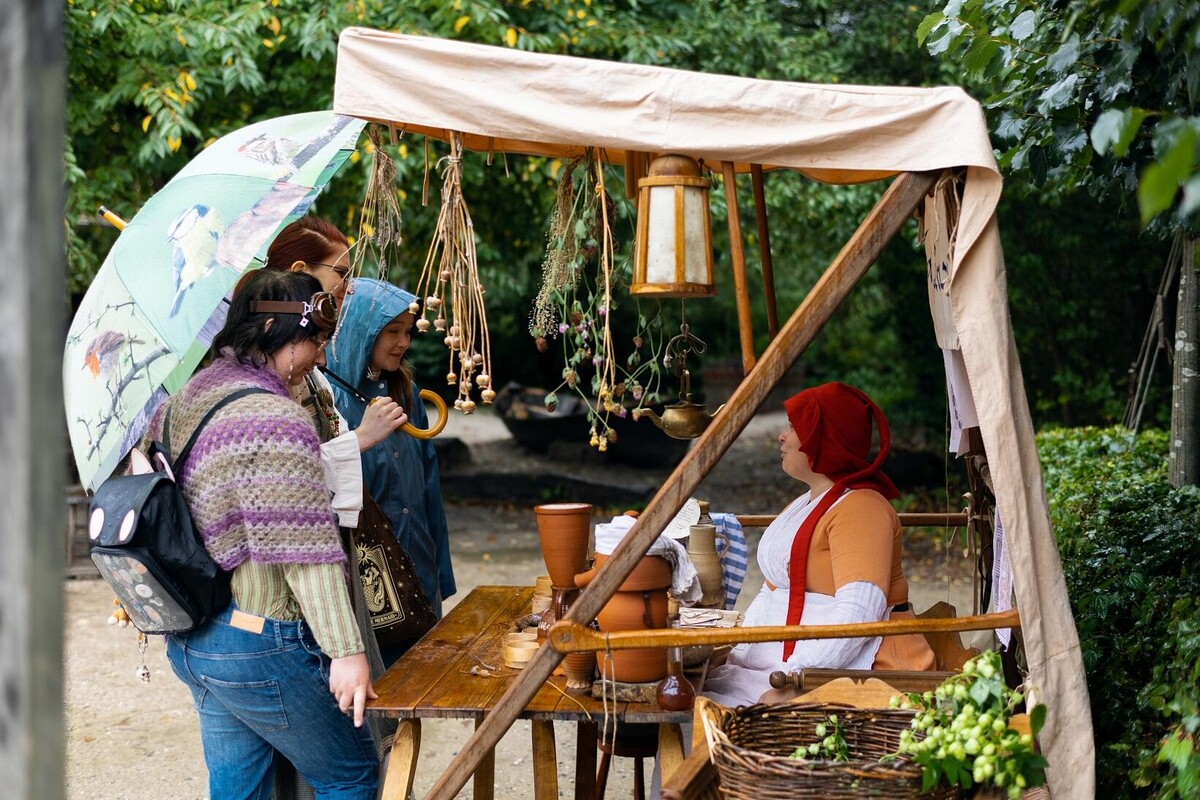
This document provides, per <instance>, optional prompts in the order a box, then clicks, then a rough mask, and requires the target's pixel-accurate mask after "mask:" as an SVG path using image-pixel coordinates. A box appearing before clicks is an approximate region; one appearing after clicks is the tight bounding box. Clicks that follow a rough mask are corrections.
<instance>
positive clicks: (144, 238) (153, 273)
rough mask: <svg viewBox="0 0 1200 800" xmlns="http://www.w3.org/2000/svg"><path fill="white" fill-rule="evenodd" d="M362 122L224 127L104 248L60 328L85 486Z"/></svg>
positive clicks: (329, 116) (129, 435)
mask: <svg viewBox="0 0 1200 800" xmlns="http://www.w3.org/2000/svg"><path fill="white" fill-rule="evenodd" d="M363 124H364V123H363V122H362V121H361V120H357V119H354V118H353V117H344V116H341V115H337V114H334V113H332V112H328V111H322V112H314V113H309V114H294V115H291V116H286V117H279V118H276V119H272V120H268V121H266V122H260V123H256V124H254V125H250V126H247V127H245V128H242V129H241V130H238V131H235V132H233V133H230V134H228V135H226V136H223V137H222V138H220V139H218V140H217V141H216V142H214V143H213V144H211V145H210V146H209V147H207V148H206V149H205V150H204V151H203V152H202V153H200V154H199V155H198V156H196V158H194V159H192V161H191V162H189V163H188V164H187V166H185V167H184V168H183V169H182V170H180V172H179V173H178V174H176V175H175V177H174V178H172V179H171V180H170V182H169V183H167V185H166V186H164V187H163V188H162V190H160V191H159V192H158V193H157V194H155V195H154V196H153V197H151V198H150V200H149V201H147V203H146V204H145V205H144V206H143V207H142V208H141V210H139V211H138V213H137V214H136V215H135V216H134V217H133V219H131V220H130V221H129V224H128V225H127V226H126V227H125V229H124V230H123V231H122V232H121V234H120V236H119V237H118V239H117V242H116V244H115V245H113V248H112V250H111V251H109V254H108V257H107V258H106V259H105V260H104V264H103V265H102V266H101V268H100V271H99V273H97V275H96V278H95V280H94V281H93V282H92V285H91V286H90V287H89V288H88V291H87V294H86V295H85V296H84V298H83V302H82V303H81V304H80V306H79V310H78V311H77V312H76V314H75V319H74V320H73V321H72V323H71V328H70V332H69V333H68V335H67V343H66V350H65V352H64V355H63V389H64V393H65V395H66V408H67V425H68V429H69V431H70V434H71V448H72V450H73V451H74V453H75V463H76V464H77V466H78V468H79V477H80V480H81V482H82V483H83V485H84V486H86V487H88V488H95V486H96V485H97V484H99V483H100V482H101V481H102V480H104V479H105V478H107V477H108V476H109V474H110V473H111V472H112V470H113V468H114V467H115V466H116V465H117V463H118V462H119V461H120V460H121V458H122V457H123V456H124V455H125V454H126V453H127V452H128V451H129V449H130V448H131V447H132V446H133V445H134V444H136V442H137V440H138V438H139V437H141V435H142V434H143V433H144V432H145V430H146V425H147V422H148V420H149V417H150V415H151V414H153V412H154V410H155V409H156V408H157V407H158V406H159V404H160V403H162V401H163V400H164V399H165V398H166V397H167V396H168V395H169V394H170V393H172V392H174V391H177V390H178V389H179V387H180V386H182V385H183V383H184V382H185V381H186V380H187V378H188V377H189V376H190V375H191V374H192V372H193V371H194V370H195V369H196V366H197V365H198V364H199V362H200V360H201V359H202V358H203V357H204V354H205V353H206V352H207V350H208V347H209V345H210V344H212V340H213V337H214V336H216V334H217V332H218V331H219V330H220V329H221V326H222V325H223V324H224V322H225V313H226V310H227V309H228V302H227V295H228V294H229V292H230V291H231V290H232V288H233V286H234V284H235V283H236V282H237V280H238V278H239V277H241V275H242V273H243V272H245V271H246V270H247V269H251V268H255V267H259V266H262V259H263V258H264V257H265V255H266V250H267V247H268V246H269V245H270V243H271V241H272V240H273V239H274V238H275V235H276V234H277V233H278V232H279V230H280V229H281V228H282V227H283V226H284V225H286V224H288V223H289V222H291V221H292V220H294V219H296V218H298V217H300V216H302V215H303V214H304V213H305V212H306V211H307V210H308V208H309V206H310V205H311V204H312V201H313V200H314V199H315V198H316V196H317V193H318V192H320V191H321V189H322V188H323V187H324V186H325V184H326V183H328V182H329V179H330V178H331V177H333V174H334V173H335V172H336V171H337V169H338V167H340V166H341V165H342V163H343V162H344V161H345V160H346V158H347V157H349V155H350V154H351V153H352V152H353V151H354V147H355V143H356V142H357V140H358V135H359V133H360V132H361V131H362V128H363Z"/></svg>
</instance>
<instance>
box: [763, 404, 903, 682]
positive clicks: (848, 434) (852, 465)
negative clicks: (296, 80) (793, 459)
mask: <svg viewBox="0 0 1200 800" xmlns="http://www.w3.org/2000/svg"><path fill="white" fill-rule="evenodd" d="M783 407H784V409H785V410H786V411H787V416H788V422H790V423H791V425H792V429H793V430H795V431H796V435H797V436H798V437H799V439H800V451H801V452H802V453H804V454H805V455H806V456H808V460H809V463H810V464H811V465H812V470H813V472H816V473H819V474H821V475H824V476H826V477H828V478H830V479H831V480H832V481H833V482H834V483H833V486H832V487H831V488H830V489H829V491H827V492H826V493H825V496H824V497H822V498H821V502H820V503H819V504H818V505H817V507H816V508H814V509H813V510H812V512H811V513H809V515H808V517H807V518H806V519H805V520H804V523H803V524H802V525H801V526H800V530H798V531H797V532H796V538H795V539H793V540H792V560H791V565H790V567H789V569H788V577H789V579H790V581H791V587H790V594H789V599H788V613H787V624H788V625H799V624H800V617H801V616H802V615H803V614H804V589H805V576H806V575H807V570H808V549H809V545H810V544H811V543H812V537H813V533H814V532H815V531H816V529H817V523H818V522H820V521H821V517H823V516H825V512H826V511H828V510H829V509H830V507H831V506H832V505H833V504H834V503H835V502H837V499H838V498H839V497H841V496H842V492H843V491H845V490H846V489H874V490H875V491H877V492H879V493H880V494H881V495H883V496H884V497H886V498H887V499H888V500H893V499H895V498H896V497H898V496H899V495H900V492H899V490H897V489H896V485H895V484H894V483H892V481H891V479H890V478H888V476H887V475H885V474H883V472H881V471H880V469H879V468H880V465H882V464H883V460H884V458H886V457H887V453H888V450H889V449H890V448H891V445H892V436H891V431H890V430H888V424H887V419H886V418H885V417H884V416H883V412H882V411H880V410H879V406H877V405H875V404H874V403H873V402H871V398H869V397H867V396H866V395H865V394H863V393H862V392H861V391H859V390H858V389H855V388H854V387H852V386H847V385H846V384H844V383H826V384H823V385H821V386H816V387H813V388H812V389H805V390H804V391H802V392H800V393H799V394H796V395H793V396H792V397H790V398H788V399H787V400H785V401H784V403H783ZM872 418H873V419H874V420H875V426H876V427H878V429H879V453H878V455H876V456H875V459H874V460H873V461H868V460H867V456H868V455H869V454H870V452H871V430H872V426H871V420H872ZM795 649H796V643H795V642H784V643H783V658H784V660H785V661H786V660H787V659H788V658H790V657H791V655H792V652H793V651H794V650H795Z"/></svg>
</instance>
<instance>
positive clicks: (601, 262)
mask: <svg viewBox="0 0 1200 800" xmlns="http://www.w3.org/2000/svg"><path fill="white" fill-rule="evenodd" d="M616 219H617V209H616V206H615V204H614V202H613V199H612V196H611V195H609V193H608V192H607V191H606V190H605V188H604V167H603V164H602V163H601V162H600V160H599V159H598V158H597V157H596V153H595V151H594V150H591V149H589V150H588V151H587V153H586V154H585V155H583V156H580V157H579V158H576V159H575V160H573V161H572V162H571V163H570V164H569V165H568V166H567V167H566V169H565V170H564V171H563V175H562V178H561V179H560V183H559V188H558V194H557V197H556V200H555V204H554V211H553V212H552V215H551V219H550V229H549V231H548V233H547V236H546V239H547V247H546V258H545V261H544V262H543V264H542V285H541V288H540V290H539V291H538V295H537V297H536V299H535V300H534V306H533V311H532V312H531V314H530V320H529V332H530V334H531V335H532V336H533V337H534V340H535V343H536V345H537V348H538V350H539V351H541V352H546V351H547V350H549V347H550V340H552V339H555V338H560V341H561V344H562V349H563V359H564V362H565V363H564V366H563V372H562V379H563V380H562V383H561V384H559V386H558V387H556V389H555V390H554V391H553V392H551V393H549V394H548V395H547V396H546V405H547V407H548V408H549V409H550V410H551V411H553V410H554V408H555V407H556V405H557V402H558V396H557V392H559V391H563V390H564V389H565V390H568V391H572V392H575V393H576V394H578V395H579V396H580V398H581V399H582V400H583V402H584V404H585V405H586V407H587V409H588V421H589V423H590V426H591V428H590V443H591V445H592V446H593V447H595V448H597V449H598V450H600V451H601V452H604V451H605V450H607V449H608V445H609V444H611V443H613V442H615V441H616V438H617V433H616V431H615V430H614V429H613V428H612V426H611V424H610V422H611V417H612V416H616V417H618V418H624V417H625V416H626V415H628V414H629V412H630V411H632V410H634V409H640V408H641V407H642V406H643V405H644V404H651V403H656V402H658V386H659V380H660V375H659V367H658V358H657V355H656V354H657V353H658V352H659V351H661V349H662V345H663V338H664V337H663V326H662V323H661V320H660V318H659V316H658V303H657V301H653V304H654V306H655V312H654V313H653V314H652V315H651V316H650V317H649V318H647V317H646V316H645V315H643V314H641V313H638V315H637V323H636V327H635V330H634V335H633V336H632V337H630V339H629V340H628V343H623V345H624V346H629V354H628V355H627V356H626V357H625V358H624V360H622V359H621V357H620V356H619V354H618V351H617V347H616V344H615V340H614V334H613V327H614V318H615V317H616V312H617V310H618V308H617V303H616V301H615V297H616V296H617V294H618V292H619V290H620V289H621V288H622V287H623V285H624V284H625V283H626V282H627V277H628V275H629V273H630V266H629V257H628V253H625V254H623V255H622V256H621V258H620V263H619V264H618V257H617V249H618V247H617V243H616V237H615V235H614V228H615V225H616ZM644 348H648V349H649V352H650V357H643V355H642V351H643V349H644ZM589 374H590V375H591V379H590V381H589V380H588V379H587V377H586V376H587V375H589ZM589 387H590V392H589V391H588V388H589Z"/></svg>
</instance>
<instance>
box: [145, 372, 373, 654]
mask: <svg viewBox="0 0 1200 800" xmlns="http://www.w3.org/2000/svg"><path fill="white" fill-rule="evenodd" d="M244 388H261V389H266V390H267V392H268V393H267V394H263V393H258V394H252V395H249V396H247V397H243V398H239V399H238V400H235V401H233V402H232V403H230V404H229V405H227V406H225V407H224V408H222V409H221V410H220V411H218V412H217V414H216V415H215V416H214V417H213V418H212V419H211V420H210V421H209V422H208V424H207V425H206V426H205V428H204V430H203V431H202V432H201V434H200V438H199V439H198V440H197V441H196V444H195V446H194V447H193V448H192V453H191V455H190V456H189V458H188V460H187V463H186V464H184V465H183V468H182V471H181V472H180V474H179V476H178V477H179V480H180V484H181V485H182V486H183V493H184V496H185V497H186V498H187V501H188V506H189V508H190V509H191V512H192V518H193V520H194V521H195V523H196V527H197V528H198V530H199V531H200V535H201V536H202V537H203V538H204V545H205V547H206V549H207V550H208V552H209V553H210V554H211V555H212V557H213V560H215V561H216V562H217V563H218V564H220V565H221V566H222V567H223V568H224V569H226V570H231V571H232V573H233V582H232V588H233V596H234V600H235V602H236V603H237V605H238V608H240V609H242V610H243V611H246V612H248V613H251V614H258V615H261V616H266V617H272V618H275V619H301V618H302V619H304V620H305V621H306V622H307V623H308V624H309V626H310V627H311V628H312V630H313V635H314V637H315V638H316V640H317V643H318V644H319V645H320V646H321V649H322V650H323V651H324V652H325V653H326V655H328V656H329V657H331V658H338V657H340V656H345V655H352V654H354V653H359V652H362V650H363V646H362V639H361V637H360V635H359V633H358V628H357V626H356V624H355V619H354V614H353V611H352V609H351V607H350V599H349V594H348V589H347V586H346V576H345V561H346V555H345V552H344V551H343V550H342V545H341V540H340V537H339V536H338V531H337V526H336V524H335V522H334V516H333V511H332V509H331V507H330V500H329V491H328V489H327V488H326V486H325V480H324V474H323V471H322V467H321V461H320V449H319V448H320V442H319V441H318V438H317V432H316V429H315V428H314V427H313V422H312V418H311V417H310V416H309V414H308V412H306V411H305V410H304V409H303V408H302V407H301V406H300V405H299V404H298V403H296V402H295V401H294V400H292V398H291V396H290V394H289V393H288V391H287V386H286V385H285V384H284V382H283V380H282V379H281V378H280V377H279V375H278V374H276V372H275V371H274V370H273V369H272V368H271V367H270V366H261V367H256V366H253V365H249V364H241V363H239V362H238V361H237V360H236V359H235V358H233V357H232V356H231V355H227V354H226V353H225V352H223V353H222V354H221V355H220V356H219V357H218V358H217V359H216V360H214V361H213V363H212V364H211V365H210V366H209V367H207V368H205V369H203V370H201V371H200V372H198V373H196V374H195V375H194V376H192V378H191V380H189V381H188V382H187V384H186V385H185V386H184V387H183V389H182V390H181V391H180V392H179V393H178V394H177V395H175V396H174V397H172V398H171V399H170V400H169V401H168V402H167V403H166V404H164V406H163V407H162V408H160V409H159V410H158V412H157V413H155V415H154V418H153V420H152V421H151V423H150V429H149V432H148V435H149V437H151V438H154V439H159V440H161V439H162V437H163V431H162V426H163V420H164V417H165V412H166V411H167V410H168V409H169V410H170V430H169V431H168V433H169V435H170V441H169V442H167V444H168V445H169V446H170V449H171V451H172V452H176V451H178V450H182V449H183V446H184V444H185V443H186V442H187V440H188V437H190V436H191V434H192V432H193V431H194V430H195V429H196V426H197V425H198V424H199V423H200V420H201V419H202V418H203V417H204V415H205V414H206V413H207V412H208V410H209V409H211V408H212V407H213V406H214V405H216V404H217V403H218V402H219V401H220V400H222V399H223V398H225V397H227V396H228V395H230V394H232V393H233V392H235V391H237V390H239V389H244Z"/></svg>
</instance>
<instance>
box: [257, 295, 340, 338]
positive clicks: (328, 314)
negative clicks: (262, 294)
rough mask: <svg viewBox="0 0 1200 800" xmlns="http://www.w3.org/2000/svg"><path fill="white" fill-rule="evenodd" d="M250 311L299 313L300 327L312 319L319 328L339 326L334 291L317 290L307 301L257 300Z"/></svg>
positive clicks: (329, 329)
mask: <svg viewBox="0 0 1200 800" xmlns="http://www.w3.org/2000/svg"><path fill="white" fill-rule="evenodd" d="M250 313H252V314H299V315H300V316H301V320H300V327H302V328H303V327H305V326H306V325H308V321H309V320H310V319H311V320H312V321H313V324H314V325H316V326H317V330H320V331H323V332H328V331H332V330H333V329H334V328H336V327H337V321H338V302H337V298H336V297H334V295H333V293H332V292H317V293H316V294H314V295H313V296H312V300H311V301H309V302H307V303H305V302H301V301H299V300H292V301H283V300H256V301H254V302H253V303H251V304H250Z"/></svg>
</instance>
